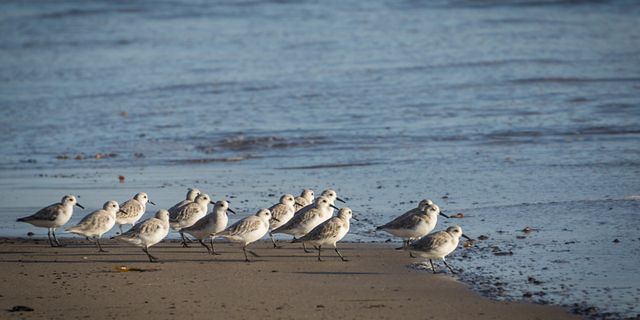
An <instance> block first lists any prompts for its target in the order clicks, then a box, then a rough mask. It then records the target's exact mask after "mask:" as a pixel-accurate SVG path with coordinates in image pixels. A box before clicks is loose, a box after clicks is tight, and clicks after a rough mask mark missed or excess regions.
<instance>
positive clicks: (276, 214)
mask: <svg viewBox="0 0 640 320" xmlns="http://www.w3.org/2000/svg"><path fill="white" fill-rule="evenodd" d="M269 210H270V211H271V218H272V219H273V218H276V219H280V217H282V216H284V215H286V214H287V212H288V211H289V210H288V208H287V205H284V204H282V203H278V204H276V205H275V206H272V207H271V208H269Z"/></svg>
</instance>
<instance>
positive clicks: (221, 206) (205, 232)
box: [181, 200, 236, 254]
mask: <svg viewBox="0 0 640 320" xmlns="http://www.w3.org/2000/svg"><path fill="white" fill-rule="evenodd" d="M227 211H231V213H233V214H236V213H235V211H233V210H231V208H229V202H227V201H225V200H220V201H218V202H216V204H215V205H214V206H213V210H212V211H211V212H210V213H208V214H207V215H206V216H204V217H202V218H200V220H198V221H197V222H196V223H194V224H193V225H192V226H190V227H186V228H183V229H182V230H181V231H182V232H186V233H188V234H190V235H192V236H194V237H195V238H196V239H198V241H199V242H200V244H201V245H202V246H204V247H205V248H207V252H209V254H218V253H216V250H215V249H214V248H213V238H214V237H215V235H216V233H218V232H220V231H223V230H224V229H225V228H226V227H227V223H228V222H229V217H228V216H227ZM206 238H210V239H211V248H209V246H207V244H206V243H204V241H203V240H205V239H206Z"/></svg>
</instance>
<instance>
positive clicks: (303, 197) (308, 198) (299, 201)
mask: <svg viewBox="0 0 640 320" xmlns="http://www.w3.org/2000/svg"><path fill="white" fill-rule="evenodd" d="M314 197H315V196H314V194H313V190H311V189H304V190H302V193H301V194H300V196H299V197H296V198H295V203H294V208H295V211H294V212H296V211H298V210H300V209H302V208H304V207H306V206H308V205H310V204H312V203H313V199H314Z"/></svg>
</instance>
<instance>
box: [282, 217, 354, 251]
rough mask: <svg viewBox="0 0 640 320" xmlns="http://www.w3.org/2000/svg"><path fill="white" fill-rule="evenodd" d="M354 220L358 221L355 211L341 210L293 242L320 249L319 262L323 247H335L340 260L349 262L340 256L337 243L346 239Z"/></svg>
mask: <svg viewBox="0 0 640 320" xmlns="http://www.w3.org/2000/svg"><path fill="white" fill-rule="evenodd" d="M352 218H353V220H356V221H357V220H358V219H356V218H355V217H353V211H351V209H349V208H346V207H345V208H341V209H340V210H339V211H338V215H337V216H335V217H332V218H331V219H329V220H327V221H325V222H323V223H321V224H320V225H318V226H317V227H315V228H313V230H311V231H310V232H309V233H307V234H306V235H304V236H303V237H301V238H298V239H294V240H293V241H292V242H302V243H305V242H306V243H308V244H311V245H313V246H316V247H317V249H318V261H322V258H320V255H321V252H322V246H323V245H333V249H334V250H335V251H336V253H337V254H338V256H339V257H340V259H342V261H349V260H347V259H345V258H344V257H343V256H342V254H340V251H338V247H336V243H337V242H338V241H340V240H342V238H344V236H345V235H346V234H347V233H348V232H349V224H350V223H349V220H350V219H352Z"/></svg>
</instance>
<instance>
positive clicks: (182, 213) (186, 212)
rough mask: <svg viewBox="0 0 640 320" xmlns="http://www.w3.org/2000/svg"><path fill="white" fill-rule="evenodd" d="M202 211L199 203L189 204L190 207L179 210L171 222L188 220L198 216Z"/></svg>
mask: <svg viewBox="0 0 640 320" xmlns="http://www.w3.org/2000/svg"><path fill="white" fill-rule="evenodd" d="M199 211H200V208H199V205H198V204H197V203H189V204H188V205H186V206H184V207H181V208H179V210H178V211H177V214H176V217H175V219H170V221H171V222H179V221H182V220H186V219H188V218H189V217H191V216H193V215H195V214H198V212H199Z"/></svg>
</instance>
